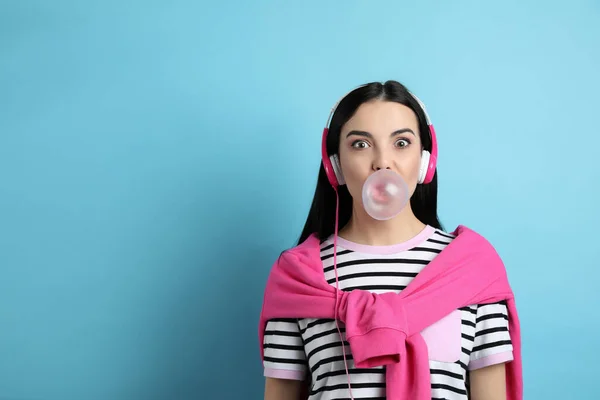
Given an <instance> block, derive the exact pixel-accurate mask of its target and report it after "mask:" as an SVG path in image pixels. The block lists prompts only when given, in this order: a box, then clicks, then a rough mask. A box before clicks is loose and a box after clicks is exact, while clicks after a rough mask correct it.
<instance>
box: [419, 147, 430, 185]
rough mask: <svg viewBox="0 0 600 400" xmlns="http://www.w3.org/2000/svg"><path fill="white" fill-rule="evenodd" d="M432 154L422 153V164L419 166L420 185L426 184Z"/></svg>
mask: <svg viewBox="0 0 600 400" xmlns="http://www.w3.org/2000/svg"><path fill="white" fill-rule="evenodd" d="M430 157H431V154H430V153H429V152H428V151H427V150H423V151H422V152H421V164H420V165H419V181H418V183H423V182H425V177H426V176H427V169H428V168H429V159H430Z"/></svg>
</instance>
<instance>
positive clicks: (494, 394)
mask: <svg viewBox="0 0 600 400" xmlns="http://www.w3.org/2000/svg"><path fill="white" fill-rule="evenodd" d="M505 370H506V368H505V364H495V365H491V366H489V367H485V368H480V369H476V370H473V371H470V379H471V400H506V371H505Z"/></svg>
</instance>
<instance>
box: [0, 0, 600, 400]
mask: <svg viewBox="0 0 600 400" xmlns="http://www.w3.org/2000/svg"><path fill="white" fill-rule="evenodd" d="M416 3H417V2H414V1H411V2H408V1H397V0H394V1H392V0H389V1H377V2H367V1H336V2H334V1H304V2H284V1H270V2H268V1H253V2H242V1H239V2H236V1H221V2H216V1H215V2H212V3H209V2H197V1H182V0H181V1H170V2H166V1H128V2H121V1H115V0H113V1H93V2H92V1H38V2H33V1H16V0H14V1H7V0H4V1H2V2H1V3H0V269H1V271H0V272H1V275H0V399H2V400H7V399H10V400H96V399H98V400H100V399H101V400H107V399H111V400H125V399H127V400H129V399H144V400H155V399H156V400H159V399H160V400H172V399H258V398H262V391H263V378H262V368H261V364H260V360H259V352H258V339H257V328H256V327H257V318H258V313H259V310H260V306H261V301H262V290H263V285H264V282H265V279H266V276H267V274H268V271H269V268H270V267H271V264H272V262H273V261H274V260H275V258H276V256H277V255H278V254H279V252H280V251H281V250H283V249H284V248H287V247H289V246H292V245H293V244H294V241H295V240H296V239H297V237H298V235H299V233H300V230H301V228H302V225H303V223H304V219H305V217H306V213H307V211H308V207H309V204H310V200H311V198H312V193H313V190H314V184H315V180H316V174H317V168H318V164H319V150H320V147H319V145H320V134H321V130H322V128H323V124H324V123H325V121H326V118H327V114H328V112H329V109H330V107H331V106H332V105H333V103H334V102H335V101H336V100H337V99H338V97H339V96H341V95H342V94H343V93H345V92H346V91H348V90H350V89H351V88H353V87H354V86H356V85H359V84H361V83H364V82H367V81H372V80H386V79H397V80H400V81H402V82H404V83H405V84H407V85H408V87H409V88H410V89H412V90H414V91H415V92H416V93H417V94H418V95H419V96H420V97H421V98H422V99H423V100H424V101H425V103H426V104H427V106H428V109H429V111H430V113H431V116H432V118H433V120H434V123H435V125H436V127H437V131H438V134H439V145H440V162H439V175H440V214H441V217H442V220H443V222H444V223H445V225H446V228H447V229H454V227H455V226H456V225H457V224H459V223H460V224H466V225H468V226H470V227H472V228H475V229H476V230H479V231H480V232H482V233H483V234H484V235H486V236H487V237H488V238H489V239H490V240H491V241H492V242H493V244H494V245H495V246H496V247H497V249H498V251H499V252H500V254H501V255H502V256H503V258H504V260H505V263H506V265H507V268H508V271H509V276H510V279H511V282H512V284H513V289H514V291H515V293H516V295H517V301H518V306H519V311H520V317H521V320H522V329H523V343H524V349H523V357H524V368H525V398H526V399H528V400H530V399H531V400H533V399H565V398H569V399H588V398H592V397H594V393H597V392H598V389H597V387H595V384H596V381H597V369H596V366H597V363H598V354H599V352H600V345H599V341H600V339H599V337H600V322H599V320H598V319H599V318H598V317H599V313H598V305H599V303H600V301H599V300H600V295H599V294H598V293H599V291H598V280H599V279H600V273H599V272H598V267H599V265H598V256H599V255H600V254H599V250H598V247H596V246H597V244H598V226H599V225H600V217H599V212H598V208H597V206H598V204H599V202H600V196H599V194H598V188H597V185H598V183H599V181H600V179H599V178H600V168H599V167H598V164H597V160H598V151H597V148H598V147H599V146H600V139H599V137H600V136H599V133H600V132H599V129H598V123H597V117H596V115H597V112H598V109H599V108H600V107H599V106H600V102H599V100H598V93H600V79H599V78H598V72H599V71H600V5H599V3H598V2H597V1H593V0H589V1H570V2H557V1H543V2H542V1H540V2H531V1H529V2H524V1H516V0H514V1H502V2H482V1H419V2H418V5H417V4H416ZM561 3H562V4H561Z"/></svg>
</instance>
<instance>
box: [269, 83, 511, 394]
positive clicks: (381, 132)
mask: <svg viewBox="0 0 600 400" xmlns="http://www.w3.org/2000/svg"><path fill="white" fill-rule="evenodd" d="M428 120H429V118H428V116H427V114H426V111H425V109H424V107H423V106H422V103H420V101H419V100H418V99H417V98H416V97H415V96H414V95H413V94H411V93H410V92H409V91H408V90H407V89H406V87H404V86H403V85H402V84H400V83H398V82H395V81H388V82H385V83H384V84H382V83H379V82H375V83H369V84H366V85H364V86H361V87H359V88H357V89H355V90H353V91H352V92H350V93H349V94H348V95H346V96H345V97H344V98H343V99H342V100H341V101H340V102H339V104H338V105H337V107H335V112H334V113H333V116H332V118H331V124H330V125H329V127H328V131H326V132H325V133H324V135H326V138H324V143H325V149H326V153H327V154H326V156H327V157H329V156H331V155H336V159H334V160H333V163H334V164H336V165H335V166H334V168H333V169H334V170H335V172H336V175H337V177H338V180H339V181H341V182H340V185H339V187H337V188H335V187H333V186H332V184H331V182H330V179H329V178H328V174H327V171H326V169H325V168H324V166H323V164H322V165H321V169H320V172H319V177H318V182H317V187H316V191H315V195H314V199H313V202H312V206H311V209H310V212H309V215H308V218H307V221H306V224H305V226H304V230H303V232H302V234H301V236H300V240H299V243H298V244H299V245H300V244H302V243H304V242H305V241H307V240H308V239H309V238H310V237H311V236H314V237H316V238H318V246H319V249H318V253H319V256H320V264H322V265H320V266H319V269H322V279H323V280H324V281H326V282H327V283H328V284H329V285H332V286H336V285H337V287H338V288H339V290H341V291H343V292H350V291H357V290H359V291H367V292H370V293H373V294H377V295H381V294H384V293H390V292H392V293H396V294H399V293H401V292H402V291H403V290H405V289H406V288H407V286H408V285H409V284H410V283H411V281H413V280H414V279H415V278H416V277H417V276H418V275H419V274H420V273H421V271H422V270H423V269H424V268H425V267H426V266H427V265H428V264H429V263H430V262H431V261H432V260H434V258H436V257H437V256H439V254H440V253H442V252H443V251H444V249H445V248H446V247H447V246H448V245H449V244H450V243H451V242H452V241H453V240H455V238H456V234H453V233H448V232H445V231H444V230H443V228H442V225H441V223H440V221H439V219H438V216H437V172H436V171H435V157H436V154H437V149H436V148H435V149H434V148H433V147H437V145H436V144H435V132H434V131H433V129H432V127H431V126H429V125H430V124H429V121H428ZM424 157H425V158H426V159H424ZM428 168H430V169H431V170H430V171H429V173H428V171H427V170H428ZM382 169H390V170H392V171H394V172H396V173H397V174H399V175H400V176H401V177H402V178H403V180H404V181H405V182H406V183H407V185H408V189H409V193H410V201H409V202H408V203H407V205H406V206H405V207H404V208H403V209H402V211H401V212H400V213H399V214H398V215H397V216H395V217H393V218H392V219H388V220H376V219H374V218H372V217H371V216H370V215H369V214H368V213H367V212H366V211H365V208H364V207H363V200H362V189H363V184H364V182H365V180H366V179H367V178H368V177H369V176H370V175H371V174H373V173H375V172H376V171H379V170H382ZM334 189H336V190H337V192H336V190H334ZM336 196H339V199H338V197H336ZM338 200H339V203H338ZM337 212H339V221H338V222H339V229H340V230H339V233H338V234H337V236H336V235H335V233H336V232H335V230H336V229H335V227H336V215H337V214H336V213H337ZM334 251H335V254H334ZM334 261H335V263H336V265H335V266H334ZM336 274H337V277H336ZM267 290H269V288H268V287H267ZM267 294H268V293H267ZM336 301H337V298H336ZM293 308H294V307H289V314H286V315H281V316H280V317H279V318H270V319H269V320H268V321H266V326H265V327H264V332H263V334H261V338H260V339H261V340H262V344H263V360H264V361H263V364H264V374H265V376H266V386H265V400H297V399H307V398H308V399H310V400H329V399H342V398H354V399H385V398H386V371H385V370H386V366H385V365H382V366H373V367H368V368H364V367H363V368H360V367H357V366H356V365H355V364H354V360H353V354H352V349H351V346H349V344H348V343H347V341H346V336H345V329H344V324H343V323H341V322H340V321H339V318H338V321H337V323H336V320H335V319H332V318H315V317H313V316H311V315H303V316H302V317H300V318H298V316H297V315H296V316H295V317H294V315H295V312H293V311H294V310H293ZM284 313H285V310H284ZM508 314H509V310H508V309H507V303H506V301H505V300H502V301H494V302H493V303H489V302H488V303H486V304H467V305H465V306H462V307H460V308H457V309H455V310H454V311H453V312H450V313H449V314H447V315H446V316H445V317H443V318H441V319H440V320H438V321H437V322H435V323H433V324H431V325H430V326H428V327H427V328H425V329H423V330H422V331H421V332H420V336H422V338H423V340H424V342H425V343H426V345H427V349H428V351H427V357H428V362H429V373H430V377H428V379H429V380H430V383H431V394H430V398H432V399H450V400H453V399H455V400H465V399H473V400H501V399H502V400H504V399H506V398H507V394H506V393H507V379H506V372H505V365H506V363H510V362H512V361H513V360H514V358H515V354H514V352H513V350H514V348H513V344H514V343H513V338H511V333H512V332H511V331H510V330H509V315H508ZM338 328H339V329H338ZM342 343H343V344H344V345H342ZM377 345H378V344H376V343H373V346H377ZM387 398H390V397H389V396H388V397H387Z"/></svg>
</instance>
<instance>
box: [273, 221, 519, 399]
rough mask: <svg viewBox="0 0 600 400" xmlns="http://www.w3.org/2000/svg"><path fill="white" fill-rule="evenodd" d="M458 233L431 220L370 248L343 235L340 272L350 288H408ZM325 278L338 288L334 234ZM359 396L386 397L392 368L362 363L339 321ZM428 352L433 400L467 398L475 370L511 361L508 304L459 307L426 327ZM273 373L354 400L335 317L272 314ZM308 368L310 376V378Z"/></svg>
mask: <svg viewBox="0 0 600 400" xmlns="http://www.w3.org/2000/svg"><path fill="white" fill-rule="evenodd" d="M453 238H454V237H453V236H452V235H450V234H448V233H445V232H442V231H440V230H437V229H435V228H433V227H431V226H427V227H426V228H425V229H424V230H423V231H422V232H421V233H420V234H418V235H417V236H416V237H414V238H413V239H411V240H409V241H407V242H404V243H401V244H397V245H392V246H366V245H360V244H356V243H352V242H349V241H347V240H344V239H342V238H340V237H338V240H337V246H338V247H337V270H338V281H339V287H340V289H341V290H344V291H351V290H353V289H362V290H368V291H370V292H372V293H385V292H395V293H399V292H400V291H402V290H403V289H404V288H405V287H406V286H407V285H408V284H409V283H410V281H411V280H412V279H413V278H414V277H415V276H416V275H417V274H418V273H419V272H420V271H421V270H422V269H423V268H424V267H425V266H426V265H427V264H428V263H429V262H430V261H431V260H432V259H433V258H434V257H435V256H436V255H437V254H439V253H440V252H441V251H442V250H443V249H444V247H446V246H447V245H448V243H450V242H451V241H452V239H453ZM321 260H322V262H323V273H324V279H326V280H327V282H328V283H329V284H331V285H333V286H335V272H334V269H333V238H329V239H327V240H325V241H324V242H322V243H321ZM339 326H340V329H341V332H342V337H343V340H344V348H345V350H346V360H347V363H348V372H349V374H350V384H351V386H352V394H353V396H354V398H355V399H385V369H384V367H379V368H368V369H365V368H362V369H359V368H355V366H354V362H353V360H352V354H351V351H350V347H349V345H348V342H346V339H345V331H344V324H343V323H342V322H339ZM422 335H423V338H424V340H425V342H426V343H427V347H428V352H429V366H430V372H431V397H432V399H448V400H466V399H468V398H469V396H468V387H469V371H471V370H474V369H478V368H483V367H486V366H490V365H493V364H497V363H503V362H508V361H512V359H513V353H512V350H513V348H512V344H511V340H510V335H509V331H508V311H507V308H506V304H505V303H503V302H501V303H495V304H487V305H475V304H474V305H471V306H468V307H464V308H461V309H459V310H455V311H454V312H452V313H450V314H449V315H448V316H446V317H444V318H442V319H441V320H440V321H438V322H436V323H435V324H433V325H431V326H430V327H428V328H426V329H425V330H423V331H422ZM264 373H265V376H267V377H273V378H281V379H296V380H305V379H308V380H309V381H310V391H309V400H330V399H347V398H350V394H349V391H348V378H347V377H346V370H345V367H344V360H343V353H342V344H341V341H340V336H339V333H338V330H337V328H336V323H335V321H334V320H332V319H314V318H301V319H273V320H270V321H268V322H267V326H266V330H265V335H264ZM307 374H308V376H307Z"/></svg>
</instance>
